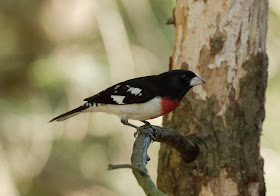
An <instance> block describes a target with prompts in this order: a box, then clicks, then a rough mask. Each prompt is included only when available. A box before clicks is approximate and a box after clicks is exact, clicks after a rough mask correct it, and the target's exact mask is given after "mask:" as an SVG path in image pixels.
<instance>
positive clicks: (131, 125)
mask: <svg viewBox="0 0 280 196" xmlns="http://www.w3.org/2000/svg"><path fill="white" fill-rule="evenodd" d="M121 122H122V124H124V125H126V126H130V127H133V128H135V129H139V127H137V126H136V125H133V124H131V123H129V122H128V119H127V118H122V119H121Z"/></svg>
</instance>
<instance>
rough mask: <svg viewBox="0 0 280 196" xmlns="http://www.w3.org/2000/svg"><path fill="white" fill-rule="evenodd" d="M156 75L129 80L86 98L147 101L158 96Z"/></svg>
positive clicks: (117, 102)
mask: <svg viewBox="0 0 280 196" xmlns="http://www.w3.org/2000/svg"><path fill="white" fill-rule="evenodd" d="M154 78H155V76H147V77H141V78H135V79H131V80H127V81H125V82H121V83H118V84H116V85H114V86H111V87H109V88H107V89H106V90H104V91H101V92H100V93H98V94H96V95H94V96H92V97H89V98H86V99H84V101H87V102H89V103H103V104H115V105H123V104H133V103H145V102H147V101H149V100H151V99H153V98H154V97H156V96H157V92H156V91H157V90H156V89H157V88H156V82H155V80H154Z"/></svg>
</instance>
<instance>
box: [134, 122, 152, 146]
mask: <svg viewBox="0 0 280 196" xmlns="http://www.w3.org/2000/svg"><path fill="white" fill-rule="evenodd" d="M149 124H150V123H149ZM150 126H152V125H151V124H150ZM140 133H143V134H146V135H148V136H149V137H150V138H151V141H152V142H154V138H155V136H154V135H153V131H151V130H150V129H147V128H143V127H138V128H137V131H136V132H135V133H134V137H135V138H136V137H137V136H138V135H139V134H140Z"/></svg>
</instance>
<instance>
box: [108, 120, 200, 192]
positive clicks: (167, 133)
mask: <svg viewBox="0 0 280 196" xmlns="http://www.w3.org/2000/svg"><path fill="white" fill-rule="evenodd" d="M143 130H145V131H144V132H139V133H138V134H136V135H137V138H136V140H135V142H134V146H133V153H132V156H131V165H130V164H120V165H112V164H110V165H109V167H108V170H113V169H119V168H131V169H132V172H133V174H134V176H135V178H136V179H137V181H138V184H139V185H140V186H141V187H142V188H143V190H144V192H145V193H146V195H149V196H166V194H164V193H162V192H161V191H160V190H158V189H157V187H156V185H155V184H154V183H153V181H152V180H151V177H150V176H149V174H148V171H147V168H146V164H147V162H148V161H149V160H150V158H149V156H148V154H147V150H148V148H149V146H150V143H151V142H152V141H157V142H162V143H166V144H169V145H170V146H171V147H173V148H174V149H176V150H177V151H178V152H179V153H180V154H181V156H182V159H183V160H184V161H185V162H187V163H189V162H191V161H193V160H194V159H195V158H196V157H197V155H198V153H199V149H198V147H197V145H196V141H198V140H197V139H196V138H194V137H192V136H186V137H184V136H182V135H180V134H179V133H176V132H174V131H172V130H170V129H167V128H163V127H159V126H153V125H149V124H146V125H143V126H142V127H141V131H143Z"/></svg>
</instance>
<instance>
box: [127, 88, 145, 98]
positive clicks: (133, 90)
mask: <svg viewBox="0 0 280 196" xmlns="http://www.w3.org/2000/svg"><path fill="white" fill-rule="evenodd" d="M141 91H142V89H141V88H135V87H130V88H129V89H128V90H127V92H130V93H131V94H132V95H135V96H136V95H138V96H141V95H142V93H141Z"/></svg>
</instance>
